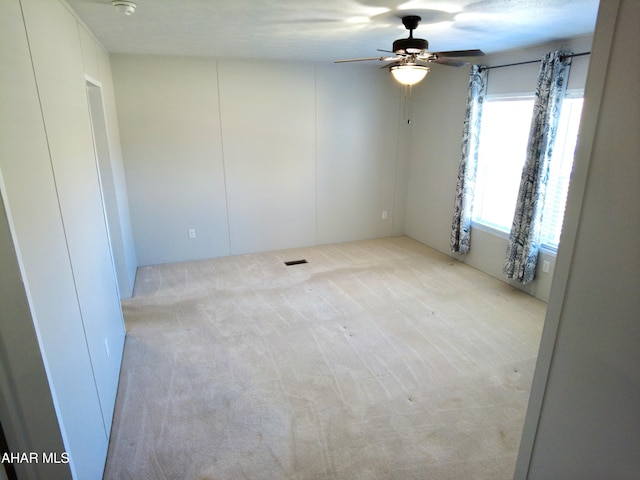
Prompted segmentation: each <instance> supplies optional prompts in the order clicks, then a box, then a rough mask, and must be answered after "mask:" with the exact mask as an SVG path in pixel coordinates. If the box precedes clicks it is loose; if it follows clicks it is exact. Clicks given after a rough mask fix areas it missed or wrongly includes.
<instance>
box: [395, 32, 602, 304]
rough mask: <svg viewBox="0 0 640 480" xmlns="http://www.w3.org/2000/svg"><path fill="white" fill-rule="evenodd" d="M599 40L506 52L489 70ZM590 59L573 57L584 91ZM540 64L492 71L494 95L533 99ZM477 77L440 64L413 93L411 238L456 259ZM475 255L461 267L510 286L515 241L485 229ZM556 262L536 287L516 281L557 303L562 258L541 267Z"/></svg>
mask: <svg viewBox="0 0 640 480" xmlns="http://www.w3.org/2000/svg"><path fill="white" fill-rule="evenodd" d="M590 44H591V37H583V38H576V39H572V40H570V41H566V42H557V43H553V44H548V45H542V46H537V47H535V48H529V49H522V50H514V51H509V52H504V53H502V54H500V55H497V54H496V55H493V56H487V57H485V58H483V63H484V64H486V65H489V66H491V65H504V64H509V63H517V62H523V61H529V60H536V59H540V58H542V56H543V55H544V54H545V53H547V52H549V51H552V50H558V49H567V50H570V51H573V52H575V53H580V52H583V51H589V48H590ZM588 63H589V57H577V58H574V59H573V66H572V70H571V75H570V79H569V85H568V88H570V89H571V88H576V89H580V88H583V87H584V79H585V76H586V66H587V65H588ZM539 68H540V67H539V64H538V63H535V64H530V65H523V66H515V67H505V68H500V69H492V70H490V72H489V77H488V86H487V93H488V94H505V93H507V94H512V93H530V94H532V93H533V91H534V90H535V85H536V81H537V77H538V72H539ZM468 81H469V71H468V69H467V68H450V67H444V66H439V65H435V66H433V68H432V71H431V73H430V75H429V76H428V77H427V79H426V80H425V81H424V82H423V83H421V84H418V85H417V86H416V87H414V90H413V106H412V108H413V122H412V128H413V131H412V141H411V152H410V160H409V186H408V193H407V208H406V215H407V217H406V224H405V230H406V233H407V235H409V236H410V237H412V238H415V239H416V240H419V241H421V242H423V243H425V244H427V245H429V246H431V247H434V248H436V249H438V250H440V251H442V252H444V253H447V254H451V250H450V246H449V239H450V235H451V220H452V217H453V205H454V199H455V186H456V181H457V174H458V165H459V162H460V142H461V138H462V127H463V120H464V110H465V103H466V96H467V84H468ZM471 239H472V240H471V250H470V252H469V253H468V254H467V255H464V256H458V257H457V258H459V259H460V260H461V261H463V262H465V263H468V264H470V265H473V266H474V267H476V268H478V269H480V270H482V271H484V272H486V273H488V274H490V275H493V276H495V277H496V278H499V279H501V280H503V281H507V279H506V277H505V276H504V274H503V273H502V266H503V263H504V255H505V252H506V248H507V239H506V238H505V237H504V236H500V235H495V234H494V233H492V232H488V231H486V230H483V229H481V228H472V232H471ZM544 260H547V261H549V262H550V265H551V269H550V272H549V273H548V274H547V273H544V272H542V271H541V269H539V270H538V273H537V277H536V279H535V280H534V281H533V282H530V283H529V284H527V285H525V286H523V285H522V284H520V283H518V282H513V281H510V282H509V283H510V284H511V285H513V286H515V287H517V288H520V289H522V290H525V291H526V292H528V293H530V294H531V295H534V296H537V297H538V298H541V299H543V300H547V299H548V297H549V290H550V288H551V278H552V274H553V268H554V265H555V255H554V254H553V253H551V252H546V251H542V252H541V253H540V257H539V261H540V264H542V261H544Z"/></svg>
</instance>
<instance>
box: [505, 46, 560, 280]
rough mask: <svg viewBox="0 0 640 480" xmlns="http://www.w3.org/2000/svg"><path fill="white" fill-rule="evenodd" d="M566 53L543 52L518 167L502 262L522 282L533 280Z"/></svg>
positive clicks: (509, 274)
mask: <svg viewBox="0 0 640 480" xmlns="http://www.w3.org/2000/svg"><path fill="white" fill-rule="evenodd" d="M569 55H570V54H567V53H566V52H551V53H548V54H547V55H545V57H544V58H543V59H542V65H541V67H540V75H539V77H538V85H537V86H536V100H535V103H534V107H533V118H532V120H531V130H530V132H529V143H528V145H527V158H526V160H525V164H524V167H523V169H522V177H521V179H520V190H519V192H518V201H517V203H516V210H515V213H514V217H513V224H512V226H511V233H510V235H509V244H508V246H507V253H506V257H505V262H504V273H505V274H506V275H507V277H508V278H514V279H516V280H518V281H519V282H522V283H528V282H530V281H531V280H533V278H534V276H535V273H536V264H537V262H538V250H539V247H540V245H539V242H540V226H541V221H542V210H543V207H544V198H545V194H546V190H547V182H548V180H549V161H550V159H551V155H552V153H553V145H554V142H555V138H556V132H557V129H558V119H559V118H560V108H561V107H562V99H563V98H564V95H565V90H566V87H567V79H568V77H569V69H570V66H571V57H570V56H569Z"/></svg>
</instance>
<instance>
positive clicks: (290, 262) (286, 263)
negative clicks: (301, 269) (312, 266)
mask: <svg viewBox="0 0 640 480" xmlns="http://www.w3.org/2000/svg"><path fill="white" fill-rule="evenodd" d="M303 263H309V262H307V261H306V260H305V259H304V258H303V259H302V260H289V261H288V262H284V264H285V265H286V266H287V267H290V266H291V265H301V264H303Z"/></svg>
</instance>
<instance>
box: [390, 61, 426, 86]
mask: <svg viewBox="0 0 640 480" xmlns="http://www.w3.org/2000/svg"><path fill="white" fill-rule="evenodd" d="M389 70H390V71H391V75H393V78H395V79H396V81H397V82H398V83H401V84H402V85H415V84H416V83H419V82H421V81H422V80H424V77H426V76H427V74H428V73H429V67H424V66H422V65H393V66H392V67H391V68H389Z"/></svg>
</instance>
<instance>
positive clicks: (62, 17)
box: [0, 0, 135, 479]
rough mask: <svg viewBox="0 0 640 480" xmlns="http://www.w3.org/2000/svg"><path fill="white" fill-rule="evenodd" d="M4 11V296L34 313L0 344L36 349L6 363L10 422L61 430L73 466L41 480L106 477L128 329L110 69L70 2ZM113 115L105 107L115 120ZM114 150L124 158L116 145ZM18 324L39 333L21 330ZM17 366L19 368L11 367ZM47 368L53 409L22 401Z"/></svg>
mask: <svg viewBox="0 0 640 480" xmlns="http://www.w3.org/2000/svg"><path fill="white" fill-rule="evenodd" d="M3 7H4V10H3V15H2V16H1V17H0V18H1V22H2V25H1V27H0V31H1V32H2V41H1V42H0V62H1V64H2V68H1V69H0V72H1V73H0V75H1V76H0V85H1V88H0V95H1V96H2V105H3V108H2V109H0V125H1V127H2V128H1V129H0V135H1V139H0V192H1V194H2V199H3V204H4V207H5V210H6V215H5V214H4V213H5V212H3V215H2V219H0V220H1V221H5V222H6V224H7V225H8V227H9V233H10V239H11V240H10V243H11V244H12V245H10V247H11V246H12V248H9V247H7V248H3V251H2V261H3V262H5V260H6V261H7V262H8V264H9V265H11V262H12V260H11V257H12V251H13V255H15V260H16V261H17V263H18V266H19V272H20V275H19V277H16V276H13V277H8V278H9V279H12V280H11V282H10V283H5V284H3V295H6V294H9V293H11V292H12V291H14V292H17V294H22V295H24V297H25V298H26V300H27V302H28V314H27V312H24V311H22V312H21V314H20V316H19V317H17V318H14V317H11V316H10V315H11V311H7V310H5V309H3V310H2V311H1V312H0V315H2V322H0V327H1V328H2V330H0V335H1V339H2V341H3V342H7V341H9V340H10V339H11V338H15V334H16V332H22V334H24V335H25V339H24V347H25V348H26V347H28V346H31V348H32V349H31V350H29V351H22V350H20V349H16V348H11V349H8V350H7V351H6V352H5V353H4V354H5V355H7V356H8V358H7V359H6V360H7V365H9V367H8V369H7V370H5V371H3V376H4V377H5V378H6V379H7V381H6V382H4V383H3V384H2V397H3V399H5V400H4V402H6V404H7V405H14V406H15V408H21V409H23V411H22V412H21V413H22V415H21V416H20V417H13V418H10V419H7V418H3V419H2V423H3V425H4V424H9V423H11V424H13V425H14V426H15V428H13V430H12V432H13V433H14V434H16V432H17V431H19V430H23V431H29V430H30V429H33V428H37V427H38V425H37V424H34V422H39V420H40V419H41V418H42V417H43V416H44V417H45V418H46V420H47V421H48V422H49V423H48V425H51V424H55V425H57V428H58V432H57V435H59V436H60V438H61V440H62V443H63V445H64V450H66V451H67V452H68V453H69V456H70V463H69V465H59V466H58V467H55V468H51V469H47V468H46V466H42V469H44V471H45V472H46V473H45V474H41V476H40V477H38V478H68V477H69V475H70V474H73V475H74V478H82V479H98V478H101V476H102V470H103V466H104V461H105V459H106V452H107V446H108V440H109V434H110V428H111V419H112V414H113V408H114V404H115V395H116V389H117V383H118V376H119V370H120V362H121V356H122V349H123V344H124V326H123V322H122V312H121V310H120V304H119V295H118V286H117V280H116V275H115V271H114V262H113V260H112V256H111V251H110V245H109V233H108V228H107V219H106V217H105V214H104V209H103V202H102V200H103V198H102V193H103V192H102V190H101V185H100V175H99V173H98V165H97V163H96V158H95V151H94V143H93V135H92V130H91V121H90V117H89V104H88V99H87V90H86V82H85V73H90V74H91V75H92V76H93V77H94V78H95V79H96V80H97V81H101V79H103V80H104V81H105V84H103V90H104V87H105V85H107V86H108V85H109V78H108V75H109V73H108V68H105V67H106V66H108V63H105V62H104V58H105V54H104V53H99V52H101V47H99V45H97V44H96V43H95V41H94V40H93V39H92V37H91V36H90V35H89V34H88V32H86V31H84V30H83V27H82V25H81V24H79V22H78V21H77V20H76V18H75V16H74V15H73V13H72V12H71V11H70V10H69V9H68V7H67V5H66V4H65V3H63V2H60V1H51V0H8V1H6V2H4V3H3ZM85 69H86V70H85ZM107 88H108V87H107ZM108 94H109V93H108V92H107V95H108ZM111 95H112V94H111ZM110 107H112V104H111V105H109V104H108V103H105V112H104V113H105V117H107V118H108V117H109V116H110V115H112V112H111V108H110ZM106 130H107V132H109V130H110V127H107V128H106ZM116 138H117V137H116ZM110 142H111V144H112V145H113V146H114V147H116V148H114V151H116V152H117V151H118V148H117V145H115V144H114V143H113V142H114V140H113V138H112V139H111V140H110ZM116 170H117V168H116ZM112 186H113V189H112V190H113V191H114V192H118V191H122V187H121V186H120V185H112ZM120 220H122V219H120ZM120 226H121V227H122V228H124V229H126V222H125V223H120ZM125 249H127V248H126V247H125ZM128 250H129V251H130V252H131V251H132V250H131V248H128ZM134 267H135V265H134ZM127 269H128V270H130V267H129V266H127ZM126 276H127V272H125V277H126ZM3 280H5V279H4V278H3ZM130 280H131V279H129V281H130ZM18 321H24V322H30V323H28V324H26V325H16V324H15V322H18ZM36 345H37V347H36ZM12 347H13V346H12ZM33 348H37V350H33ZM4 362H5V359H3V366H4V365H5V363H4ZM16 365H19V366H20V367H19V369H16V368H12V366H16ZM42 369H44V372H46V381H47V383H48V388H49V389H50V396H49V397H48V396H47V395H45V394H42V396H41V398H39V399H38V401H40V402H44V403H45V407H42V406H40V407H38V406H37V402H22V401H21V397H20V395H21V388H22V387H20V386H17V382H19V381H21V378H23V377H25V376H29V375H32V376H33V377H32V379H33V381H34V382H36V384H37V386H38V388H43V384H42V381H41V377H40V375H41V373H40V372H41V371H42ZM39 379H40V380H39ZM33 394H38V391H37V389H36V390H35V391H34V392H33ZM49 402H50V403H49ZM7 411H8V410H3V411H2V412H0V413H3V414H4V413H5V412H7ZM53 413H55V417H54V418H52V417H51V415H52V414H53ZM9 414H11V412H10V411H9ZM47 428H48V427H47ZM16 435H17V434H16ZM16 435H14V436H12V437H11V438H9V439H8V441H9V442H10V445H12V448H14V449H16V450H17V448H18V447H22V448H23V449H24V448H26V447H30V450H32V449H33V448H35V446H36V445H37V443H31V440H29V439H27V440H24V438H23V439H22V440H21V439H20V437H19V435H17V436H16ZM43 435H44V430H43ZM55 437H56V435H52V436H51V445H52V446H55V440H56V439H55ZM32 440H34V441H35V440H37V438H36V439H32ZM23 441H26V443H21V442H23ZM16 442H17V443H16ZM52 453H57V454H58V456H59V455H60V454H61V453H62V451H60V448H58V447H57V446H56V447H55V450H52ZM38 468H40V467H38Z"/></svg>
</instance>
